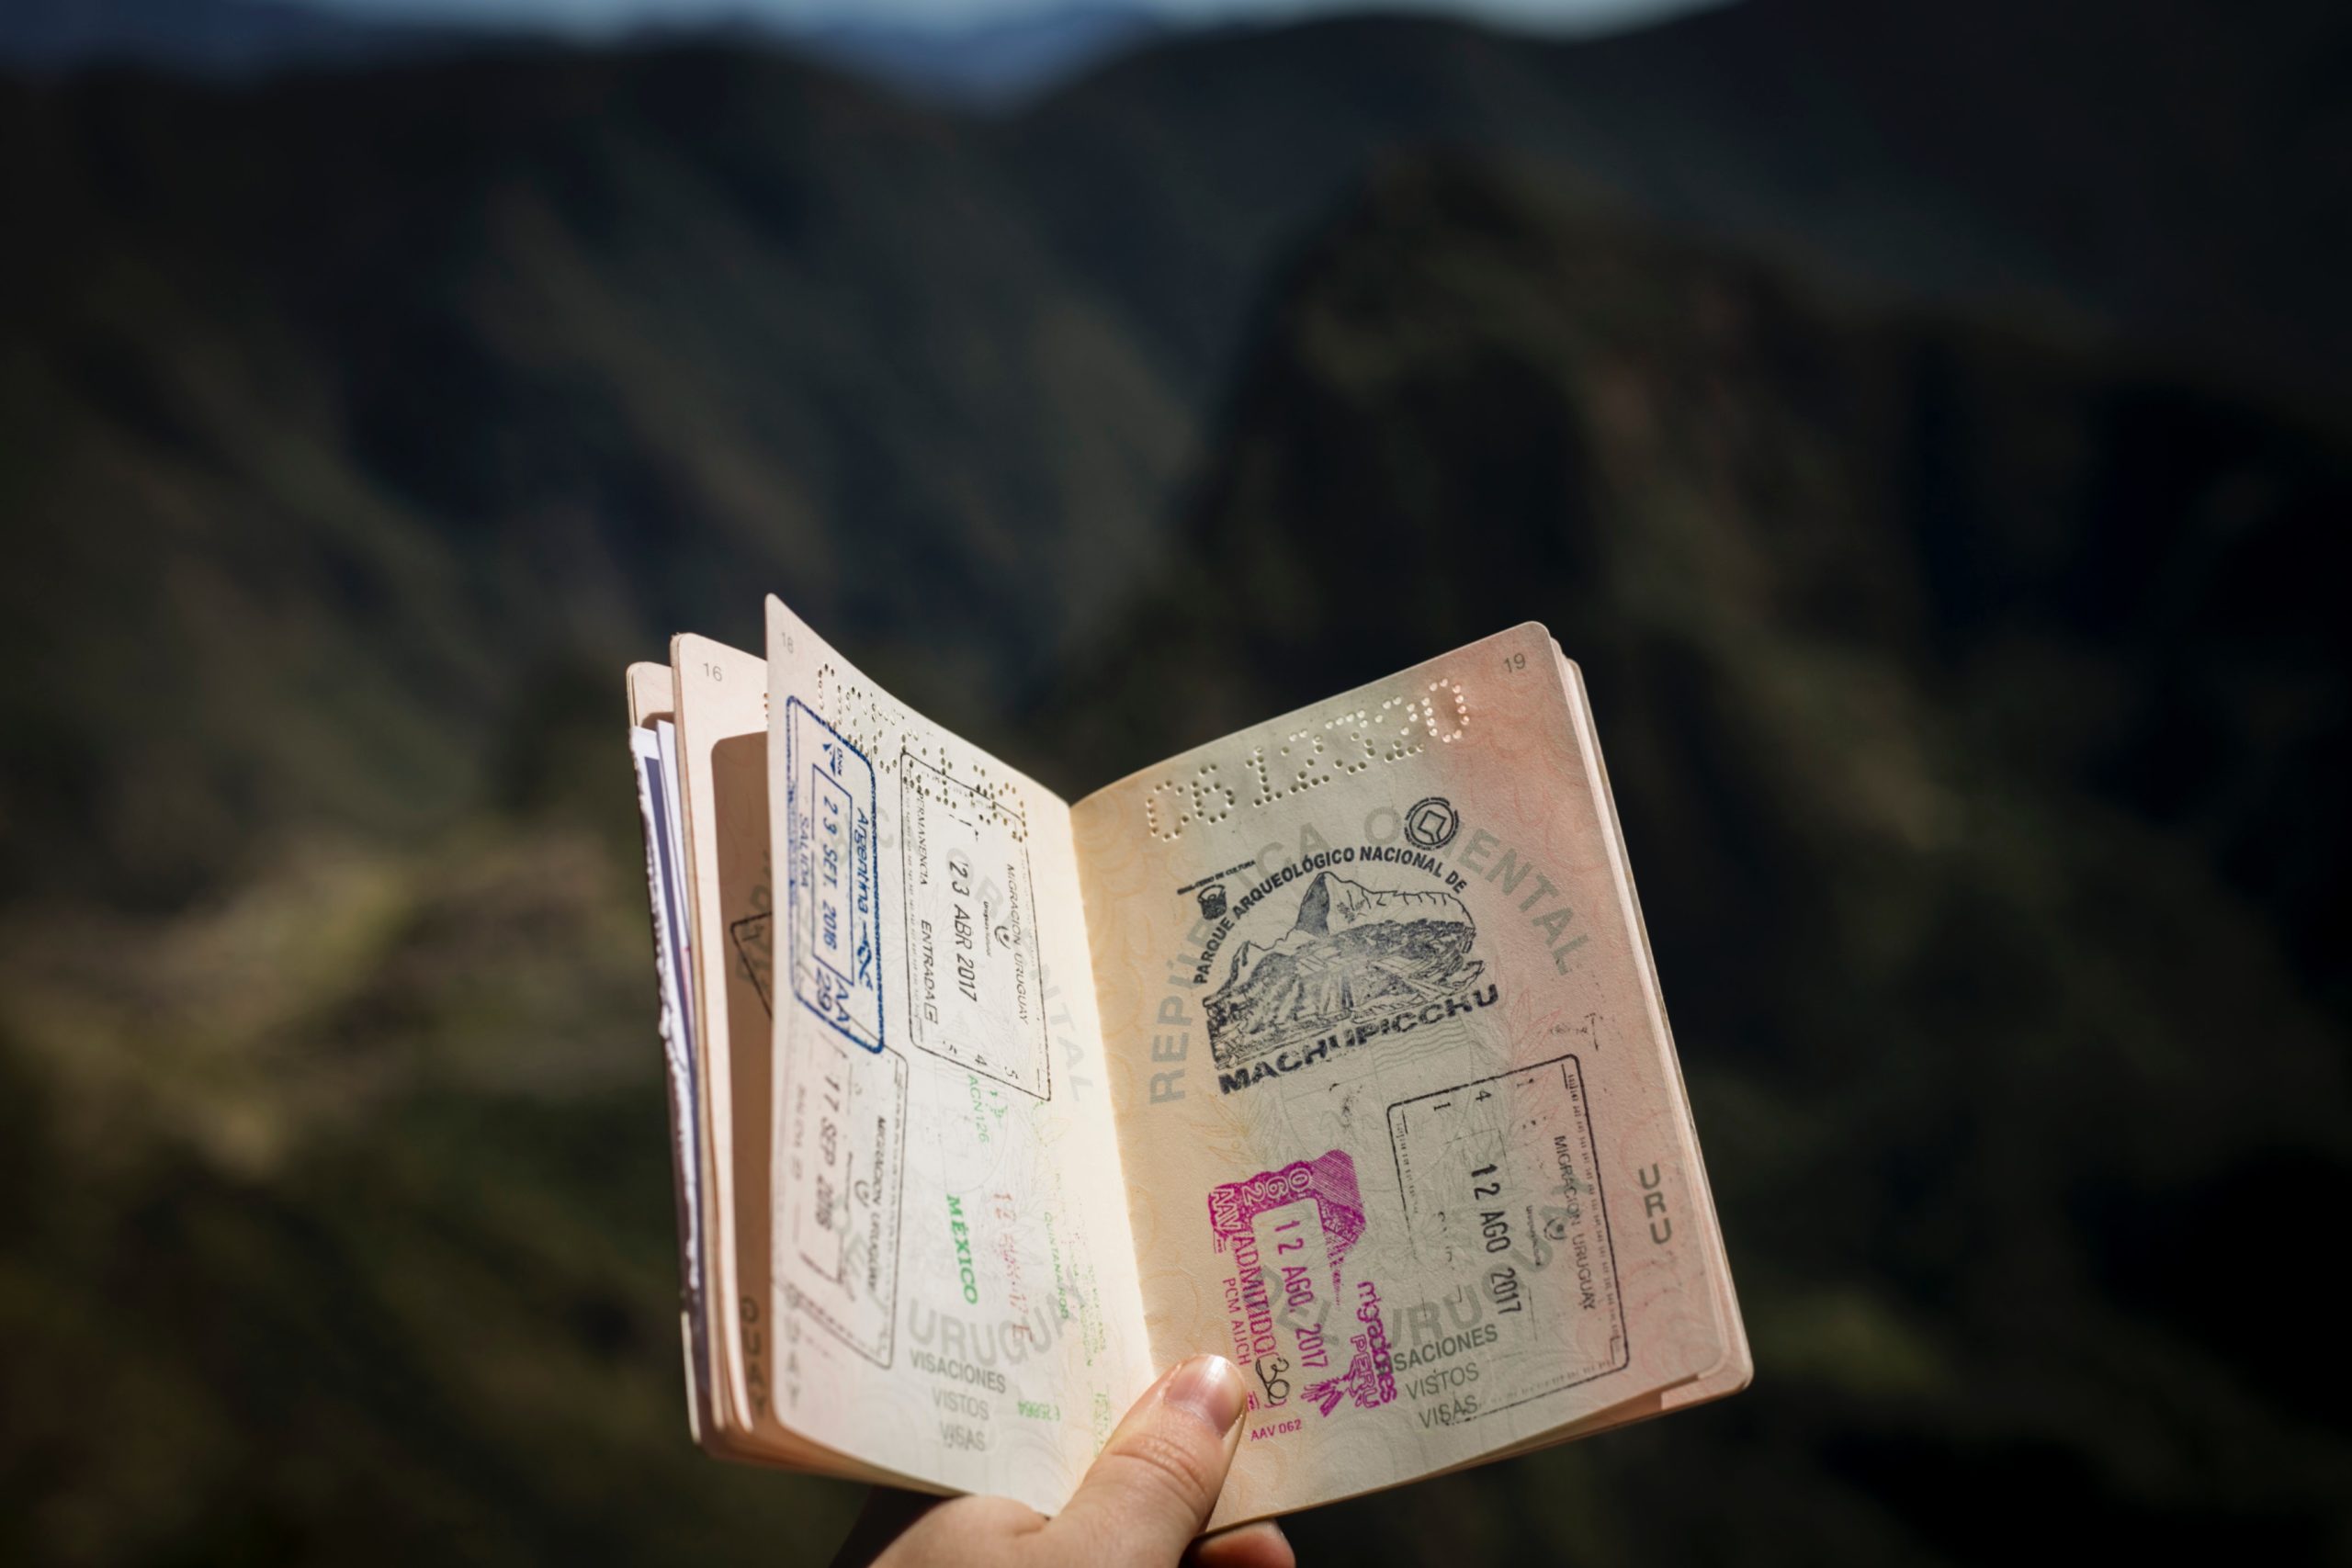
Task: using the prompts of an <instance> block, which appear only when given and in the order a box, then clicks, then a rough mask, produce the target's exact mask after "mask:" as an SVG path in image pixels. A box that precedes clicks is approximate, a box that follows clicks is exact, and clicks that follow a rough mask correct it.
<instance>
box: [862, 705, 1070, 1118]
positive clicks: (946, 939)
mask: <svg viewBox="0 0 2352 1568" xmlns="http://www.w3.org/2000/svg"><path fill="white" fill-rule="evenodd" d="M957 806H961V807H963V809H962V810H961V811H960V812H959V811H958V810H956V807H957ZM942 818H944V820H945V821H946V822H949V823H954V824H956V826H957V827H959V828H961V829H964V830H966V831H967V833H968V834H969V836H970V841H971V842H972V843H973V844H974V845H975V846H976V847H979V848H983V849H985V850H986V851H987V852H988V861H989V865H994V864H996V863H1000V862H1001V863H1002V864H1003V866H1004V884H1005V885H1004V886H997V879H996V877H995V876H994V875H993V874H990V873H989V869H988V867H987V866H980V865H976V864H974V863H972V861H971V857H962V858H963V859H964V863H963V864H962V865H961V867H960V870H961V873H962V874H963V875H964V877H966V878H967V882H968V885H969V887H970V897H972V899H973V905H972V908H971V909H970V910H969V911H967V913H968V914H970V915H971V916H973V917H975V920H974V923H975V925H976V927H977V942H975V944H974V945H975V948H976V949H977V950H980V952H979V953H976V956H975V959H974V960H973V962H974V965H975V967H974V969H973V976H972V977H973V980H974V981H975V983H978V979H979V976H981V975H982V973H983V972H985V973H986V974H987V975H988V976H989V983H988V985H987V987H985V989H984V990H983V991H980V992H976V993H974V994H973V1000H972V1004H971V1005H970V1006H968V1007H966V1006H957V1005H955V1004H956V1003H958V1002H960V1001H961V999H962V998H957V997H955V996H953V995H950V994H949V992H950V990H951V989H952V986H953V981H952V978H951V979H949V980H948V981H947V982H946V983H945V984H943V983H942V981H941V976H942V975H944V974H945V966H946V964H947V963H950V962H955V961H956V959H955V955H954V953H953V952H952V951H951V953H949V955H948V957H947V958H946V959H944V960H941V961H939V962H940V970H939V973H937V974H934V975H933V976H930V977H929V978H930V984H928V985H927V984H926V975H925V966H926V965H927V964H931V963H933V961H934V960H933V942H938V943H939V944H940V945H942V946H950V947H952V943H953V942H954V938H953V936H952V935H951V934H950V933H949V932H948V931H938V932H937V933H936V935H934V934H933V928H934V927H943V926H947V925H951V924H952V923H953V921H952V918H951V916H950V915H949V914H948V913H946V912H944V911H942V910H941V909H940V908H939V905H940V904H941V902H942V900H941V898H940V896H939V893H938V890H937V887H936V886H934V884H933V877H934V874H936V871H937V869H938V866H937V865H935V864H933V861H936V862H937V863H941V864H944V865H945V866H946V867H948V868H949V870H950V874H951V875H952V874H954V872H955V871H956V869H958V867H957V861H958V858H959V857H958V853H957V852H956V850H955V849H952V848H950V849H947V850H945V851H944V852H941V853H938V854H936V855H935V856H934V855H933V853H932V841H933V838H934V836H940V837H944V835H935V833H934V828H935V826H936V825H937V824H938V823H939V822H940V820H941V819H942ZM992 820H994V825H995V831H994V832H991V831H990V824H991V822H992ZM1008 823H1009V824H1010V826H1009V827H1008ZM1019 826H1020V822H1019V818H1009V817H1008V816H1007V814H1005V813H1004V812H1003V811H1002V808H1001V807H999V806H998V805H997V804H996V802H994V801H993V800H991V799H990V798H989V796H988V795H985V794H983V793H982V792H981V791H980V790H978V789H977V788H975V787H973V786H972V785H971V784H966V783H965V782H964V781H963V780H961V779H958V778H954V777H951V776H950V775H949V774H948V773H946V772H945V771H944V769H941V768H939V767H938V766H936V765H934V764H933V763H931V762H929V761H924V760H923V759H922V758H921V757H918V756H916V755H915V754H914V753H913V752H912V751H901V752H900V753H899V860H900V863H901V871H902V876H901V878H900V886H901V890H902V892H903V893H904V895H905V902H906V909H905V923H904V925H903V927H902V929H901V931H900V934H899V943H900V946H901V947H902V948H903V949H904V950H905V953H906V963H907V1018H906V1022H905V1025H904V1029H905V1036H904V1038H905V1039H910V1040H912V1041H913V1042H914V1043H915V1044H916V1045H917V1046H918V1047H920V1048H921V1049H922V1050H924V1051H928V1052H930V1053H931V1054H932V1055H934V1056H938V1057H940V1058H942V1059H943V1060H945V1061H949V1062H953V1063H955V1064H956V1066H959V1067H962V1068H964V1069H965V1070H966V1071H967V1072H973V1073H978V1075H979V1076H980V1077H984V1078H989V1079H991V1080H993V1081H994V1082H997V1083H1001V1084H1003V1085H1004V1086H1005V1087H1006V1088H1008V1089H1019V1090H1020V1091H1021V1092H1022V1093H1023V1094H1026V1095H1029V1096H1032V1097H1033V1098H1035V1099H1038V1100H1051V1099H1052V1098H1053V1097H1054V1058H1053V1051H1052V1048H1051V1044H1050V1042H1049V1039H1048V1036H1047V1031H1046V998H1045V982H1044V977H1043V976H1044V970H1043V967H1042V964H1041V963H1040V960H1039V955H1038V939H1037V896H1036V889H1035V882H1034V881H1033V879H1032V878H1031V876H1030V872H1029V846H1028V845H1027V844H1026V843H1025V842H1023V837H1022V833H1021V832H1020V831H1019V830H1018V829H1019ZM989 839H997V840H1001V841H997V842H988V841H987V840H989ZM926 888H930V889H931V891H930V892H929V893H928V894H926V892H925V889H926ZM991 889H993V891H994V897H995V904H994V906H993V907H991V905H990V897H989V894H990V890H991ZM945 902H947V903H948V904H949V905H950V906H951V907H953V906H955V905H956V904H957V903H958V902H959V901H958V900H956V898H954V897H950V898H949V899H947V900H945ZM933 915H936V916H938V919H930V918H927V917H930V916H933ZM998 916H1001V919H998V918H995V917H998ZM982 954H984V955H985V958H986V959H988V960H991V961H988V962H982V960H981V955H982ZM934 987H936V989H935V990H934ZM989 993H999V994H998V996H997V1001H996V1008H995V1012H996V1015H997V1017H999V1018H1001V1019H1004V1021H1005V1023H1006V1027H1004V1028H1003V1029H1001V1030H1000V1031H994V1032H993V1033H994V1038H992V1039H990V1038H982V1037H980V1035H979V1031H981V1030H982V1029H984V1028H985V1027H986V1025H987V1023H988V1020H987V1019H986V1018H985V1017H976V1016H975V1015H984V1014H987V1013H988V1012H989V1011H990V1009H989V1008H988V1007H986V1006H984V1005H983V1004H981V1003H980V1002H979V1000H978V997H979V995H983V994H989ZM926 998H944V1001H945V1002H946V1003H947V1004H949V1005H947V1006H945V1007H940V1006H934V1005H933V1002H932V1001H928V1000H927V999H926ZM1008 1005H1010V1006H1011V1008H1012V1016H1010V1017H1007V1016H1006V1015H1005V1014H1004V1012H1003V1009H1004V1008H1005V1007H1006V1006H1008ZM927 1010H928V1011H930V1012H932V1013H933V1014H934V1015H936V1016H933V1017H926V1016H925V1014H926V1011H927ZM953 1013H961V1014H963V1015H964V1030H962V1031H959V1030H958V1029H956V1027H954V1026H953V1025H952V1024H950V1023H949V1022H948V1021H947V1019H948V1017H949V1016H950V1015H951V1014H953ZM967 1031H969V1033H968V1034H967ZM901 1043H904V1042H903V1040H902V1042H901Z"/></svg>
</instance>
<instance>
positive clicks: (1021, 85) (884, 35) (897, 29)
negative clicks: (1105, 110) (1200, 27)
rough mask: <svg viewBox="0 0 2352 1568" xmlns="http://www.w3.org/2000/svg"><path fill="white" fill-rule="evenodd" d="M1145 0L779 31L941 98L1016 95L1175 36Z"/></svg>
mask: <svg viewBox="0 0 2352 1568" xmlns="http://www.w3.org/2000/svg"><path fill="white" fill-rule="evenodd" d="M1170 27H1171V24H1170V22H1169V21H1168V20H1167V19H1166V18H1164V17H1161V16H1160V14H1159V12H1157V11H1152V10H1148V9H1146V8H1144V7H1143V6H1118V5H1085V4H1081V5H1076V6H1065V7H1061V8H1059V9H1053V10H1043V11H1034V12H1028V13H1024V14H1022V15H1018V16H1012V17H987V18H983V19H981V20H978V21H975V22H970V23H967V24H965V25H962V26H939V25H932V26H925V25H922V24H920V23H908V22H902V21H896V20H893V19H891V18H889V17H862V18H851V19H844V20H840V21H833V22H828V23H824V24H822V25H820V26H817V27H811V28H804V29H801V30H798V31H796V32H789V33H784V34H781V35H779V41H781V42H783V43H784V44H785V45H786V47H788V48H792V49H797V50H798V51H800V52H802V53H804V54H806V55H808V56H809V57H810V58H811V59H814V60H820V61H823V62H825V63H827V64H829V65H832V66H836V67H838V68H839V69H841V70H843V71H847V72H851V73H854V74H856V75H860V76H864V77H866V78H868V79H870V80H873V81H876V82H880V83H883V84H884V85H888V86H891V87H895V88H897V89H898V90H899V91H900V92H902V93H905V94H907V95H909V96H912V97H915V98H920V99H924V100H927V101H931V102H936V103H943V104H954V105H965V106H970V107H981V108H985V107H999V106H1002V105H1006V104H1011V103H1013V102H1015V101H1017V100H1019V99H1021V98H1024V97H1027V96H1032V95H1034V94H1035V93H1038V92H1040V91H1042V90H1044V89H1046V88H1048V87H1051V86H1056V85H1059V84H1061V83H1063V82H1066V81H1069V79H1070V78H1072V77H1075V76H1078V75H1080V74H1082V73H1085V72H1087V71H1089V70H1091V69H1092V68H1093V67H1095V66H1097V65H1100V64H1102V63H1103V62H1105V61H1108V60H1112V59H1114V58H1116V57H1117V56H1120V55H1123V54H1130V53H1133V52H1135V51H1137V50H1139V49H1142V48H1144V47H1145V46H1147V45H1148V44H1151V43H1153V42H1156V41H1158V40H1159V39H1162V38H1164V37H1166V36H1167V34H1168V33H1169V31H1170Z"/></svg>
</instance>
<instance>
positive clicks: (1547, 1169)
mask: <svg viewBox="0 0 2352 1568" xmlns="http://www.w3.org/2000/svg"><path fill="white" fill-rule="evenodd" d="M1388 1136H1389V1143H1390V1145H1391V1147H1392V1148H1393V1149H1394V1151H1395V1154H1396V1161H1397V1189H1398V1191H1399V1194H1400V1196H1401V1197H1402V1198H1403V1200H1404V1204H1405V1215H1406V1223H1407V1224H1408V1226H1409V1227H1410V1231H1411V1237H1412V1244H1413V1251H1414V1255H1415V1257H1416V1258H1418V1259H1419V1261H1420V1263H1421V1265H1422V1267H1423V1268H1424V1269H1426V1270H1427V1271H1428V1273H1429V1275H1430V1282H1431V1283H1433V1284H1434V1283H1435V1282H1437V1281H1439V1280H1443V1281H1447V1282H1449V1283H1450V1284H1451V1286H1452V1288H1453V1293H1454V1298H1455V1299H1456V1300H1458V1301H1460V1302H1461V1303H1463V1311H1462V1313H1461V1314H1459V1315H1457V1316H1456V1317H1455V1318H1454V1321H1455V1322H1457V1323H1462V1322H1464V1321H1465V1320H1466V1323H1467V1325H1470V1326H1473V1327H1476V1325H1481V1324H1488V1325H1493V1328H1492V1331H1491V1332H1486V1331H1481V1332H1479V1333H1477V1334H1476V1336H1475V1337H1474V1347H1475V1348H1477V1349H1478V1351H1479V1354H1478V1355H1477V1356H1476V1361H1475V1370H1474V1371H1471V1372H1470V1374H1469V1375H1468V1377H1466V1378H1464V1377H1455V1378H1453V1379H1452V1380H1451V1381H1450V1382H1447V1383H1446V1384H1445V1386H1444V1387H1443V1388H1440V1387H1439V1386H1437V1385H1436V1384H1434V1383H1432V1384H1431V1385H1430V1387H1429V1388H1428V1389H1427V1390H1426V1391H1424V1390H1423V1389H1421V1388H1420V1387H1419V1386H1418V1385H1417V1386H1416V1387H1415V1390H1414V1393H1415V1395H1416V1397H1417V1398H1420V1397H1422V1396H1423V1394H1424V1393H1427V1394H1429V1395H1431V1396H1435V1395H1440V1394H1442V1395H1444V1397H1443V1398H1442V1399H1438V1400H1435V1401H1434V1402H1432V1403H1431V1404H1430V1408H1432V1409H1435V1410H1439V1411H1441V1412H1442V1413H1444V1421H1443V1422H1442V1424H1451V1422H1452V1421H1453V1420H1469V1419H1473V1418H1475V1417H1476V1416H1483V1415H1491V1414H1493V1413H1494V1412H1495V1411H1498V1410H1505V1409H1510V1408H1511V1407H1512V1406H1514V1405H1518V1404H1525V1403H1527V1402H1528V1401H1529V1400H1532V1399H1540V1398H1542V1397H1544V1395H1545V1394H1549V1393H1558V1392H1559V1391H1560V1390H1562V1389H1566V1388H1573V1387H1575V1386H1576V1385H1577V1384H1578V1383H1582V1382H1590V1381H1591V1380H1592V1379H1594V1378H1597V1377H1600V1376H1603V1375H1605V1374H1607V1373H1610V1372H1613V1371H1619V1370H1620V1369H1622V1368H1623V1367H1624V1366H1625V1365H1626V1364H1627V1362H1628V1359H1629V1356H1630V1352H1629V1349H1628V1347H1627V1343H1626V1333H1625V1312H1624V1305H1623V1300H1622V1299H1621V1295H1620V1292H1619V1286H1618V1278H1617V1258H1616V1252H1615V1249H1614V1247H1612V1246H1611V1239H1610V1234H1609V1214H1608V1211H1607V1208H1606V1206H1605V1204H1604V1203H1603V1201H1602V1196H1601V1190H1600V1159H1599V1156H1598V1154H1597V1152H1596V1150H1595V1148H1594V1146H1593V1134H1592V1114H1591V1110H1590V1107H1589V1105H1588V1103H1587V1101H1586V1098H1585V1088H1584V1075H1583V1068H1582V1065H1581V1064H1580V1063H1579V1062H1578V1061H1577V1058H1576V1057H1575V1056H1573V1055H1567V1056H1560V1057H1556V1058H1555V1059H1554V1060H1552V1061H1548V1062H1539V1063H1537V1064H1535V1065H1534V1066H1527V1067H1520V1068H1516V1069H1514V1070H1512V1071H1510V1072H1508V1073H1498V1074H1497V1075H1495V1076H1494V1077H1487V1078H1479V1079H1476V1080H1475V1081H1473V1082H1470V1083H1465V1084H1460V1085H1457V1086H1455V1087H1454V1088H1452V1089H1440V1090H1437V1091H1436V1092H1434V1093H1431V1094H1423V1095H1417V1096H1415V1097H1414V1098H1412V1099H1410V1100H1398V1101H1397V1103H1395V1104H1393V1105H1391V1106H1390V1107H1389V1108H1388ZM1406 1359H1408V1361H1414V1364H1415V1365H1416V1366H1417V1365H1418V1361H1415V1360H1414V1357H1413V1354H1412V1348H1411V1347H1408V1349H1407V1356H1406ZM1409 1370H1411V1369H1410V1368H1408V1371H1409Z"/></svg>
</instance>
